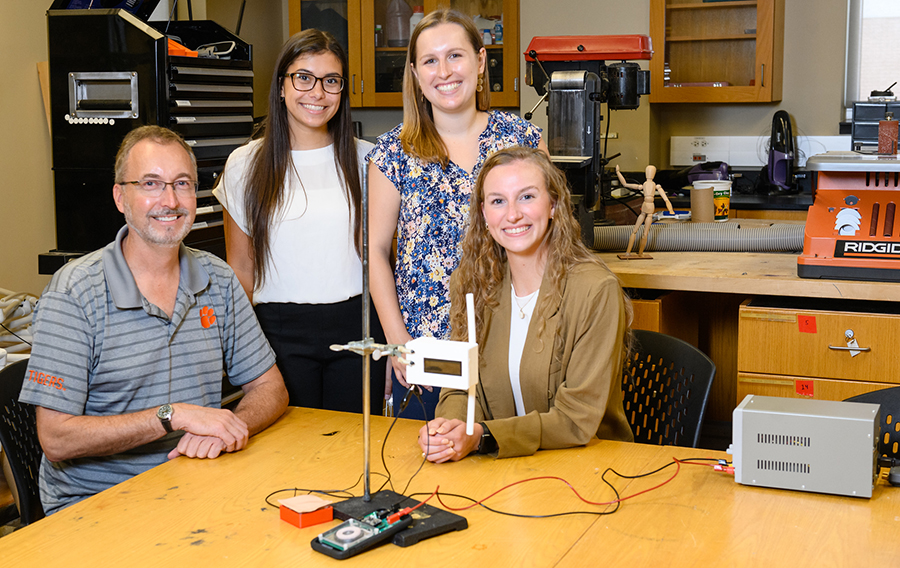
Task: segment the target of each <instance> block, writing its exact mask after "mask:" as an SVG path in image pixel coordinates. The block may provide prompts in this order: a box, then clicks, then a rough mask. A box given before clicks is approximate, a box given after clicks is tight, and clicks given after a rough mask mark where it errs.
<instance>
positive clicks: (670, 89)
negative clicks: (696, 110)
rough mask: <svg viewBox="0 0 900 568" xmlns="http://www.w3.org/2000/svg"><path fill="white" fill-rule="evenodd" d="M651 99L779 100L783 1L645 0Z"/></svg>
mask: <svg viewBox="0 0 900 568" xmlns="http://www.w3.org/2000/svg"><path fill="white" fill-rule="evenodd" d="M650 37H651V38H652V40H653V48H654V50H655V54H654V57H653V59H651V61H650V80H651V88H650V102H651V103H764V102H774V101H780V100H781V83H782V81H781V79H782V62H783V59H784V0H650Z"/></svg>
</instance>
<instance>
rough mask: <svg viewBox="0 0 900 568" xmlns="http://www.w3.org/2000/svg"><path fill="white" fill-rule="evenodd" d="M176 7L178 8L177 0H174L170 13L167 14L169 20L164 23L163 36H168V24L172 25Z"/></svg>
mask: <svg viewBox="0 0 900 568" xmlns="http://www.w3.org/2000/svg"><path fill="white" fill-rule="evenodd" d="M177 7H178V0H175V1H174V2H172V11H171V12H169V19H168V21H166V31H164V32H163V34H165V35H168V34H169V24H171V23H172V17H173V16H174V15H175V8H177Z"/></svg>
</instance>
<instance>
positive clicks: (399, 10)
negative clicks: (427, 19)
mask: <svg viewBox="0 0 900 568" xmlns="http://www.w3.org/2000/svg"><path fill="white" fill-rule="evenodd" d="M410 16H412V10H410V8H409V4H407V3H406V0H391V3H390V4H388V8H387V13H386V14H385V20H386V21H385V34H386V35H387V44H388V47H406V46H407V45H409V18H410Z"/></svg>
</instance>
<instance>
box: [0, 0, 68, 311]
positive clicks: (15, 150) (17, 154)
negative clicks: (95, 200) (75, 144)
mask: <svg viewBox="0 0 900 568" xmlns="http://www.w3.org/2000/svg"><path fill="white" fill-rule="evenodd" d="M49 5H50V2H49V1H46V2H45V1H30V2H4V5H3V15H2V17H0V69H2V70H3V79H2V82H3V86H2V87H0V124H2V125H3V131H2V135H0V172H3V175H2V182H0V227H2V235H3V238H2V245H0V288H6V289H10V290H14V291H17V292H30V293H32V294H39V293H40V292H41V291H43V289H44V286H46V284H47V282H48V281H49V277H47V276H39V275H38V273H37V256H38V254H39V253H42V252H47V251H49V250H50V249H52V248H55V246H56V225H55V223H56V221H55V219H56V218H55V214H54V201H53V177H52V175H51V171H50V162H51V157H50V133H49V129H48V127H47V119H46V115H45V114H44V105H43V102H42V99H41V89H40V83H39V82H38V74H37V67H36V65H37V63H38V61H46V59H47V18H46V15H45V14H46V12H47V8H48V7H49Z"/></svg>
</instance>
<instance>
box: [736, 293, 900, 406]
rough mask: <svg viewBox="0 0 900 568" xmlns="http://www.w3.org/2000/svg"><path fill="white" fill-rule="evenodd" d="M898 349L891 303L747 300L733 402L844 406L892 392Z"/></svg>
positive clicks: (899, 329)
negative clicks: (771, 399) (766, 399)
mask: <svg viewBox="0 0 900 568" xmlns="http://www.w3.org/2000/svg"><path fill="white" fill-rule="evenodd" d="M848 338H851V340H855V342H856V343H855V344H854V345H849V344H848ZM898 341H900V314H898V307H897V305H896V304H894V303H890V302H840V301H834V300H829V301H816V300H802V299H793V300H785V299H779V298H768V299H767V298H759V299H754V300H748V301H746V302H744V303H743V304H741V307H740V318H739V323H738V388H737V401H736V402H740V401H741V400H743V398H744V396H746V395H748V394H758V395H767V396H782V397H789V398H816V399H824V400H843V399H845V398H848V397H851V396H854V395H857V394H862V393H864V392H869V391H872V390H877V389H880V388H886V387H889V386H893V385H894V384H897V383H900V375H898V374H897V373H896V369H897V368H898V365H900V351H898V350H897V348H896V346H897V345H898ZM854 349H855V350H854Z"/></svg>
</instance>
